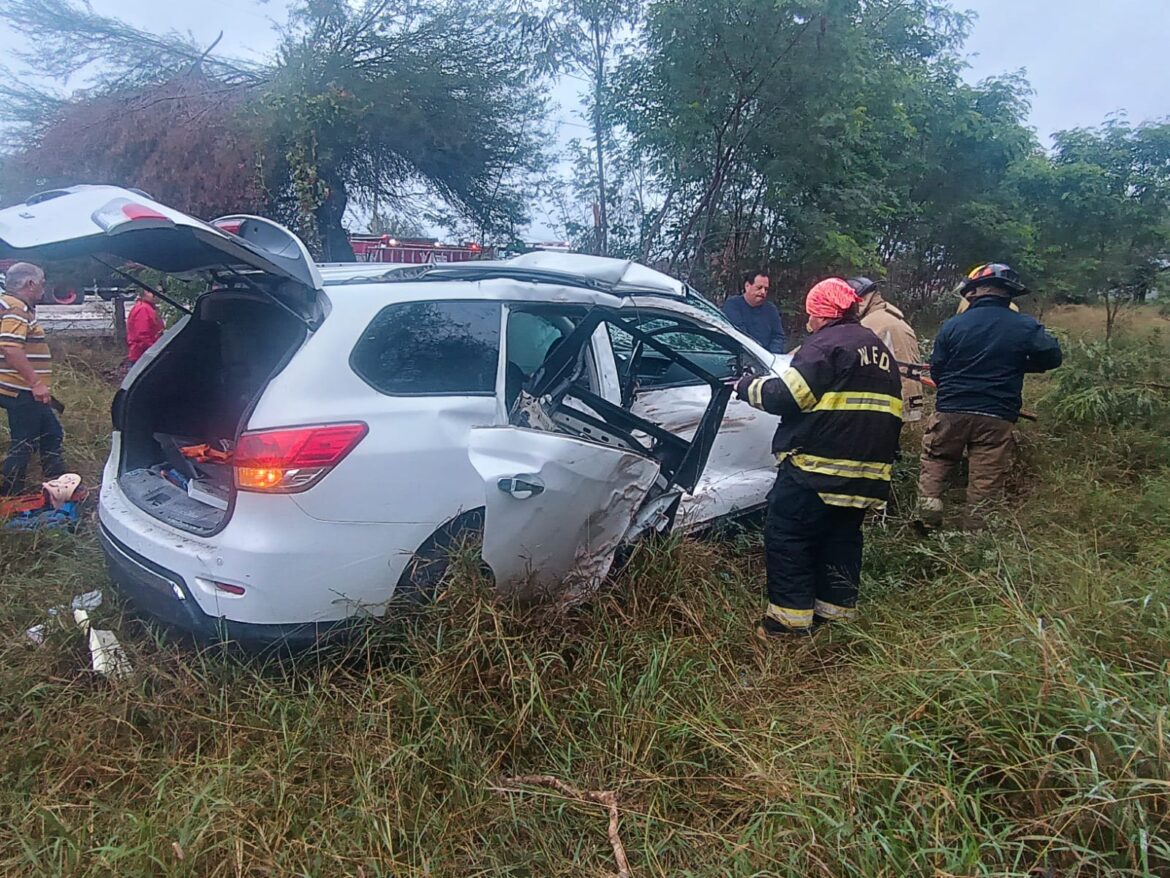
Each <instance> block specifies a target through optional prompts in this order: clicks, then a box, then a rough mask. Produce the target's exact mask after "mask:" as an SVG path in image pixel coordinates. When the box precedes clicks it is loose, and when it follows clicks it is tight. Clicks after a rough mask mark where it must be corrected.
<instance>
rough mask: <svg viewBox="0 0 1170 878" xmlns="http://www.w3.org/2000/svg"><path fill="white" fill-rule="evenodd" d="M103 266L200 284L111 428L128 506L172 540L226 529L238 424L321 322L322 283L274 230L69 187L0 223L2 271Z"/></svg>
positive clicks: (129, 195) (119, 399)
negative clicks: (109, 262)
mask: <svg viewBox="0 0 1170 878" xmlns="http://www.w3.org/2000/svg"><path fill="white" fill-rule="evenodd" d="M107 254H108V255H110V256H113V257H114V259H115V262H116V263H117V262H122V263H126V262H128V263H133V264H134V265H138V266H143V267H146V268H152V269H155V270H157V271H160V272H163V273H166V274H172V275H183V276H188V277H190V276H192V275H200V276H203V277H205V278H206V279H207V283H208V287H207V292H206V293H205V294H204V295H202V296H201V297H200V298H199V299H198V301H197V302H196V303H195V305H194V307H193V308H191V309H188V308H185V307H184V309H183V310H185V311H187V312H188V315H189V316H188V317H186V318H184V319H183V320H181V321H180V322H179V324H177V325H176V327H175V328H174V329H172V331H171V333H170V334H169V335H168V337H167V340H166V341H165V343H164V344H163V345H162V346H156V347H155V348H153V349H152V350H151V351H150V352H148V353H147V354H146V356H144V357H143V359H142V360H140V361H139V362H140V365H139V366H138V367H137V368H136V369H135V370H134V371H133V372H132V373H131V376H130V377H129V378H128V380H127V381H126V382H125V383H124V385H123V388H122V389H121V390H119V391H118V393H117V395H116V396H115V400H114V406H113V417H114V429H115V430H118V431H120V432H121V434H122V437H121V438H122V442H121V448H122V455H121V460H120V461H119V467H118V476H119V478H118V481H119V485H120V486H121V487H122V489H123V491H124V492H125V494H126V496H127V497H129V498H130V500H131V501H132V502H134V503H135V504H136V505H137V506H139V507H140V508H142V509H144V510H146V511H147V512H149V513H150V514H152V515H154V516H155V517H157V518H159V519H160V520H163V521H165V522H167V523H168V524H171V525H173V526H175V527H178V528H181V529H183V530H186V531H189V532H192V533H197V534H209V533H213V532H215V531H216V530H217V529H218V528H220V527H222V526H223V524H224V523H225V522H226V520H227V517H228V516H229V515H230V509H231V505H232V501H233V500H234V491H235V489H234V486H233V484H232V481H233V480H232V472H231V466H230V454H231V451H232V448H233V445H234V443H235V442H236V441H237V440H238V438H239V435H240V432H241V431H242V429H243V426H244V424H245V422H246V420H247V417H248V414H249V413H250V412H251V409H252V407H253V406H254V405H255V402H256V400H257V399H258V398H259V395H260V393H262V392H263V389H264V387H265V386H267V384H268V382H269V381H270V380H271V378H272V377H273V376H274V375H275V374H276V373H277V372H279V371H280V369H282V368H283V367H284V365H286V364H287V362H288V361H289V359H290V358H291V357H292V355H293V354H294V353H295V352H296V351H297V350H298V349H299V347H300V345H301V344H302V343H303V342H304V340H305V339H306V338H307V336H308V334H309V333H310V332H312V331H313V329H315V328H316V326H317V325H318V323H319V321H320V320H321V318H322V305H323V303H322V301H321V297H320V295H319V294H320V290H321V287H322V282H321V276H320V274H319V273H318V271H317V268H316V266H315V265H314V264H313V260H312V257H311V256H310V254H309V252H308V250H307V249H306V248H305V246H304V244H303V243H302V242H301V241H300V240H299V239H298V238H297V237H296V236H295V235H293V234H292V233H291V232H290V231H288V230H287V229H285V228H283V227H282V226H280V225H278V224H277V223H274V222H272V221H270V220H266V219H263V218H261V217H252V216H230V217H223V218H221V219H218V220H215V221H213V222H211V223H206V222H203V221H201V220H198V219H195V218H194V217H191V216H188V215H187V214H184V213H182V212H181V211H177V210H174V209H172V208H170V207H167V206H166V205H163V204H160V203H158V202H156V201H154V200H153V199H151V198H149V197H148V196H146V195H145V194H143V193H141V192H138V191H136V190H131V189H123V188H119V187H116V186H74V187H71V188H68V189H57V190H52V191H49V192H43V193H41V194H39V195H36V196H33V197H32V198H30V199H28V201H26V202H25V203H24V204H19V205H16V206H15V207H11V208H7V209H5V210H3V211H0V258H4V259H16V260H25V261H30V262H45V261H55V260H59V259H72V258H77V257H79V256H93V257H94V258H96V259H99V261H100V260H101V258H102V256H104V255H107ZM183 449H188V450H187V451H184V450H183ZM192 449H194V450H192ZM200 449H205V450H202V451H201V450H200ZM223 454H226V455H227V458H226V459H225V458H223V457H221V456H220V455H223Z"/></svg>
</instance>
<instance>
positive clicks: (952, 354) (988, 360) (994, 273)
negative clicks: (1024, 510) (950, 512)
mask: <svg viewBox="0 0 1170 878" xmlns="http://www.w3.org/2000/svg"><path fill="white" fill-rule="evenodd" d="M960 290H961V292H962V294H963V296H964V297H965V298H966V299H967V301H968V302H969V303H970V304H969V306H968V307H967V308H966V309H964V310H963V311H962V312H961V313H959V314H958V315H957V316H955V317H952V318H951V319H950V320H948V321H947V322H946V323H944V324H943V327H942V329H941V330H939V334H938V338H936V339H935V342H934V352H933V354H932V355H931V358H930V374H931V378H932V379H933V380H934V382H935V384H936V385H937V386H938V399H937V401H936V403H935V413H934V414H933V415H931V417H930V419H929V420H928V421H927V424H926V433H925V434H924V436H923V438H922V459H921V463H920V466H919V477H918V500H919V526H920V527H921V528H922V529H923V530H927V531H929V530H931V529H934V528H937V527H939V526H940V525H941V524H942V519H943V499H942V498H943V492H944V491H945V490H946V483H947V480H948V478H949V477H950V475H951V473H952V471H953V470H954V469H955V467H956V466H957V465H958V463H959V462H960V461H961V460H962V459H963V454H964V453H966V455H967V461H968V474H967V511H966V514H965V515H964V522H963V523H964V526H965V527H966V528H967V529H969V530H978V529H979V528H981V527H983V525H984V519H983V514H982V513H983V512H985V511H986V507H987V506H988V505H989V504H990V503H993V502H994V501H996V500H997V499H999V497H1000V496H1001V495H1002V493H1003V488H1004V483H1005V482H1006V480H1007V475H1008V472H1009V470H1010V469H1011V463H1012V451H1013V449H1014V447H1015V441H1014V438H1013V430H1014V426H1015V423H1016V421H1017V420H1018V419H1019V417H1020V406H1021V405H1022V398H1021V397H1022V392H1023V387H1024V375H1025V373H1027V372H1047V371H1048V370H1049V369H1055V368H1056V367H1057V366H1059V365H1060V361H1061V351H1060V342H1058V341H1057V340H1056V339H1055V338H1053V337H1052V336H1051V335H1049V334H1048V332H1047V331H1045V329H1044V327H1043V326H1041V325H1040V324H1039V323H1037V322H1036V320H1035V319H1034V318H1033V317H1030V316H1029V315H1027V314H1022V313H1020V312H1019V310H1018V309H1013V308H1012V305H1013V302H1012V299H1013V298H1015V297H1016V296H1022V295H1024V294H1026V293H1027V292H1028V290H1027V288H1026V287H1025V286H1024V285H1023V284H1022V283H1021V282H1020V276H1019V275H1018V274H1017V273H1016V272H1015V271H1013V270H1012V269H1011V268H1010V267H1009V266H1007V265H1003V264H1001V263H990V264H987V265H980V266H979V267H977V268H975V269H973V270H972V271H971V273H970V274H969V275H967V278H966V280H965V281H963V284H962V286H961V287H960Z"/></svg>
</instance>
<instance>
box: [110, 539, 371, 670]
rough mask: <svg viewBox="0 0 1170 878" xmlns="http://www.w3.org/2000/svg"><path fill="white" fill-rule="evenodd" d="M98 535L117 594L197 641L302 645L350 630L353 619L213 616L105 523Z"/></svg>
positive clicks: (179, 580) (181, 584) (178, 579)
mask: <svg viewBox="0 0 1170 878" xmlns="http://www.w3.org/2000/svg"><path fill="white" fill-rule="evenodd" d="M98 537H99V540H100V542H101V547H102V554H103V555H105V559H106V567H107V569H108V570H109V573H110V578H111V579H112V580H113V581H114V585H115V586H116V587H117V589H118V591H119V592H121V593H122V595H123V596H125V597H126V598H127V599H129V601H130V602H131V603H132V604H133V605H134V606H135V607H136V608H137V609H139V610H140V611H142V612H143V613H145V614H146V615H148V616H151V617H153V618H155V619H157V620H158V621H160V622H162V623H164V624H166V625H170V626H173V627H175V628H178V629H180V630H182V631H186V632H188V633H189V634H193V635H194V636H195V637H196V638H198V639H199V640H203V641H208V642H225V641H238V642H241V643H247V644H251V645H259V646H270V645H277V644H284V645H288V646H290V647H305V646H310V645H312V644H314V643H318V642H320V641H321V640H323V639H327V638H329V637H331V636H336V635H337V634H339V633H342V632H344V631H347V630H349V629H351V628H352V627H353V620H352V619H342V620H338V621H335V622H315V623H301V624H283V625H262V624H257V623H255V622H237V621H234V620H232V619H228V618H226V617H224V616H211V615H209V614H207V613H205V612H204V611H203V610H202V609H201V608H200V607H199V605H198V604H197V603H196V602H195V599H194V596H193V595H192V594H191V592H190V591H189V590H188V588H187V586H186V584H185V583H184V582H183V577H181V576H179V575H178V574H177V573H174V572H173V571H170V570H167V569H166V568H165V567H162V566H160V565H158V564H156V563H154V562H153V561H151V560H149V559H148V558H144V557H143V556H142V555H139V554H138V553H137V552H135V551H134V550H133V549H131V548H130V547H129V546H127V545H125V544H124V543H122V542H121V541H120V540H118V539H117V538H116V537H114V536H113V535H112V534H111V533H110V532H109V531H108V530H107V529H106V527H105V526H104V525H100V526H99V528H98Z"/></svg>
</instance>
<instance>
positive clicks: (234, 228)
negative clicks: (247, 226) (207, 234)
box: [212, 219, 244, 235]
mask: <svg viewBox="0 0 1170 878" xmlns="http://www.w3.org/2000/svg"><path fill="white" fill-rule="evenodd" d="M212 225H213V226H215V227H216V228H217V229H219V230H220V231H221V232H227V233H228V234H229V235H238V234H239V233H240V229H242V228H243V227H244V221H243V220H242V219H220V220H216V221H215V222H213V223H212Z"/></svg>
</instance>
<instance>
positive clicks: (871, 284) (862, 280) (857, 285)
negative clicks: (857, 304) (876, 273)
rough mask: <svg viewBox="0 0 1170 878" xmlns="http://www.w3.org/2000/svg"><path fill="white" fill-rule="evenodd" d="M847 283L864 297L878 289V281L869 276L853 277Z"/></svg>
mask: <svg viewBox="0 0 1170 878" xmlns="http://www.w3.org/2000/svg"><path fill="white" fill-rule="evenodd" d="M846 283H847V284H849V286H851V287H853V292H855V293H857V295H859V296H861V297H863V298H864V297H865V296H868V295H869V294H870V293H872V292H873V291H874V290H876V289H877V281H876V280H870V279H869V278H868V277H851V278H849V280H847V281H846Z"/></svg>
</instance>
